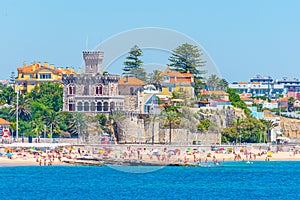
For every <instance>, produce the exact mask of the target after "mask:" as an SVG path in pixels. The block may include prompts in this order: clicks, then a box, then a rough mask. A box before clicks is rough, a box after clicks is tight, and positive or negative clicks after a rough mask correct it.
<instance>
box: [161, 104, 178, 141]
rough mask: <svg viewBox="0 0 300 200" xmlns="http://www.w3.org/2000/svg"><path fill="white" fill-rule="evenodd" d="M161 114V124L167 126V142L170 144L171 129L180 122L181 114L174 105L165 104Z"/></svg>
mask: <svg viewBox="0 0 300 200" xmlns="http://www.w3.org/2000/svg"><path fill="white" fill-rule="evenodd" d="M161 115H162V120H163V124H164V125H166V126H167V127H168V128H169V144H172V129H173V128H174V127H175V125H178V124H179V123H180V117H181V114H180V112H178V110H177V109H176V108H175V107H174V106H169V105H165V106H164V110H163V111H162V113H161Z"/></svg>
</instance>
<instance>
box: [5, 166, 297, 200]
mask: <svg viewBox="0 0 300 200" xmlns="http://www.w3.org/2000/svg"><path fill="white" fill-rule="evenodd" d="M0 184H1V189H0V198H1V199H300V162H296V161H294V162H276V161H274V162H255V161H254V162H253V163H246V162H225V163H221V165H219V166H213V165H211V166H209V165H207V166H206V167H143V166H139V167H117V168H116V167H113V168H112V167H107V166H102V167H92V166H49V167H48V166H47V167H40V166H34V167H0Z"/></svg>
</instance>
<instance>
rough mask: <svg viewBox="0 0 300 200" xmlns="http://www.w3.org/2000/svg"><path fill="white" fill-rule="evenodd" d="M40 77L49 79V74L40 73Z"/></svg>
mask: <svg viewBox="0 0 300 200" xmlns="http://www.w3.org/2000/svg"><path fill="white" fill-rule="evenodd" d="M40 79H51V74H40Z"/></svg>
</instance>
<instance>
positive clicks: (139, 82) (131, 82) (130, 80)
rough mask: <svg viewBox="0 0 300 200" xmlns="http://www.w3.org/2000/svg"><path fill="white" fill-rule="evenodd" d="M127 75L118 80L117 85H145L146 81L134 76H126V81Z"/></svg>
mask: <svg viewBox="0 0 300 200" xmlns="http://www.w3.org/2000/svg"><path fill="white" fill-rule="evenodd" d="M126 79H127V77H122V78H120V80H119V85H141V86H145V85H146V83H145V82H144V81H142V80H140V79H138V78H135V77H128V81H126Z"/></svg>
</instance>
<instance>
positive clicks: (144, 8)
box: [0, 0, 300, 82]
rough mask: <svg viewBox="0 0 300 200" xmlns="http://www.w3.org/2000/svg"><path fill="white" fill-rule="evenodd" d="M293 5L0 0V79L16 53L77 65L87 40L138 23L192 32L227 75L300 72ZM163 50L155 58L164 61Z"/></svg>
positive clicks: (19, 58) (15, 62) (257, 0)
mask: <svg viewBox="0 0 300 200" xmlns="http://www.w3.org/2000/svg"><path fill="white" fill-rule="evenodd" d="M299 9H300V2H299V1H296V0H295V1H275V0H264V1H261V0H251V1H230V0H229V1H223V0H220V1H216V0H215V1H214V0H212V1H174V0H173V1H167V0H166V1H156V0H152V1H130V0H128V1H113V0H112V1H102V2H101V1H88V0H87V1H75V2H73V1H58V0H57V1H56V0H52V1H21V0H20V1H14V0H11V1H1V3H0V26H1V28H0V55H1V59H0V67H1V69H3V70H2V73H1V74H0V79H8V77H9V75H10V73H11V71H13V70H15V69H16V68H17V67H19V66H21V65H22V63H23V61H27V63H31V62H33V61H40V62H44V61H48V62H49V63H51V64H52V63H53V64H55V66H62V67H66V66H69V67H70V66H73V67H75V68H78V67H80V66H81V65H82V51H83V50H86V47H88V49H94V48H95V47H96V46H97V45H98V44H99V43H101V42H102V41H104V40H106V39H107V38H109V37H111V36H113V35H115V34H118V33H120V32H123V31H127V30H131V29H135V28H143V27H161V28H167V29H172V30H175V31H178V32H181V33H183V34H185V35H187V36H189V37H191V38H193V39H194V40H195V41H197V42H198V43H199V44H201V46H202V47H204V49H205V50H206V52H207V53H208V54H209V55H210V57H211V59H212V60H213V61H214V63H215V64H216V66H217V67H218V69H219V71H220V73H221V75H222V76H223V77H224V78H226V79H227V80H228V81H229V82H232V81H243V80H249V79H250V78H251V77H252V76H254V75H256V74H262V75H271V76H272V77H274V78H281V77H283V76H290V77H295V78H300V67H299V66H300V60H299V59H298V58H299V55H298V54H299V48H300V37H299V36H300V26H299V24H300V12H299ZM87 38H88V40H87ZM87 41H88V42H87ZM164 56H165V57H164ZM162 57H164V58H161V59H158V61H154V62H156V63H157V62H161V63H160V64H162V65H164V64H167V55H166V54H164V55H162ZM151 59H153V56H152V57H151V56H150V57H149V56H148V57H147V55H146V52H145V60H146V61H147V62H151ZM164 62H165V63H164ZM120 63H121V62H120ZM121 68H122V66H120V69H121Z"/></svg>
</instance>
